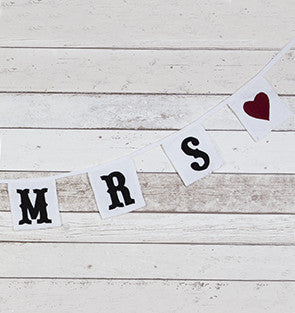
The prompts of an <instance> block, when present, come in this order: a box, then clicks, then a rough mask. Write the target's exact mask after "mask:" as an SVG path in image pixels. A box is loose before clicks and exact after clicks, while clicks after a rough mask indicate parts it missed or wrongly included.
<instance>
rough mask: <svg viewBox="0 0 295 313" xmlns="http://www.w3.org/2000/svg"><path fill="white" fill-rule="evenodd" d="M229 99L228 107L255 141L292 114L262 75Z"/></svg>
mask: <svg viewBox="0 0 295 313" xmlns="http://www.w3.org/2000/svg"><path fill="white" fill-rule="evenodd" d="M229 101H230V102H229V103H228V105H229V107H230V108H231V109H232V111H233V112H234V113H235V115H236V116H237V117H238V119H239V120H240V122H241V123H242V124H243V125H244V127H245V128H246V129H247V131H248V132H249V134H250V135H251V137H252V138H253V139H254V140H255V141H258V140H260V139H262V138H263V137H265V136H266V135H267V134H268V133H269V132H270V131H271V130H272V129H274V128H275V127H277V126H279V125H280V124H282V123H283V122H284V121H286V120H287V119H288V118H290V116H291V115H292V112H291V110H290V109H289V108H288V107H287V105H286V104H284V103H283V102H282V100H281V99H280V97H279V96H278V95H277V93H276V92H275V91H274V90H273V88H272V86H271V85H270V84H269V83H268V82H267V80H266V79H265V78H263V77H261V78H257V79H254V80H252V81H250V82H249V83H248V84H246V85H245V86H243V87H242V88H241V89H240V90H238V91H237V92H236V93H235V94H234V95H233V96H232V98H231V99H230V100H229Z"/></svg>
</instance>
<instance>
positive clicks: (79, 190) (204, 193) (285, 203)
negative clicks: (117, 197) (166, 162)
mask: <svg viewBox="0 0 295 313" xmlns="http://www.w3.org/2000/svg"><path fill="white" fill-rule="evenodd" d="M54 174H56V173H51V172H41V173H40V172H1V173H0V177H1V179H17V178H28V177H46V176H51V175H54ZM139 181H140V184H141V188H142V192H143V195H144V198H145V201H146V203H147V206H146V207H144V208H141V209H139V210H137V212H166V213H170V212H175V213H177V212H179V213H181V212H195V213H197V212H199V213H201V212H212V213H214V212H216V213H217V212H220V213H291V214H293V213H295V212H294V206H295V194H294V185H295V175H253V174H251V175H247V174H239V175H236V174H212V175H209V176H207V177H205V178H203V179H202V180H199V181H197V182H195V183H194V184H192V185H191V186H189V187H185V186H184V185H183V183H182V181H181V180H180V178H179V176H178V175H177V174H173V173H170V174H165V173H163V174H157V173H152V174H149V173H139ZM57 192H58V200H59V209H60V211H61V212H69V211H70V212H73V211H76V212H94V211H95V212H97V209H96V204H95V199H94V196H93V193H92V191H91V187H90V184H89V180H88V177H87V175H77V176H73V177H68V178H63V179H58V180H57ZM0 211H10V205H9V199H8V191H7V185H6V184H2V185H0Z"/></svg>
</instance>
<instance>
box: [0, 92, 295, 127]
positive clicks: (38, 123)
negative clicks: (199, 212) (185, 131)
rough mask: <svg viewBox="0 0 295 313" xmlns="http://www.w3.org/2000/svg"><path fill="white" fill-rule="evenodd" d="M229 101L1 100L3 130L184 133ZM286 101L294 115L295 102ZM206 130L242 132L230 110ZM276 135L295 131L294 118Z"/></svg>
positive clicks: (125, 98)
mask: <svg viewBox="0 0 295 313" xmlns="http://www.w3.org/2000/svg"><path fill="white" fill-rule="evenodd" d="M225 98H226V96H213V95H207V96H205V95H204V96H202V95H128V94H125V95H105V94H101V95H99V94H91V95H90V94H30V93H29V94H26V93H20V94H18V93H16V94H15V93H7V94H6V93H4V94H0V103H1V106H0V127H13V128H23V127H26V128H82V129H83V128H90V129H99V128H103V129H109V128H113V129H114V128H116V129H124V128H125V129H126V128H127V129H180V128H182V127H184V126H186V125H188V124H189V123H191V122H193V121H195V120H197V119H198V118H199V117H200V116H201V115H203V114H204V113H206V112H207V111H208V110H209V109H210V108H212V107H213V106H215V105H217V104H218V103H219V102H221V101H222V100H223V99H225ZM281 98H282V100H283V101H284V102H285V103H286V104H287V105H288V106H289V107H290V108H291V109H292V110H293V112H295V97H286V96H282V97H281ZM11 112H13V114H11ZM8 116H9V118H7V117H8ZM204 126H205V127H206V128H207V129H215V130H216V129H232V130H236V129H243V127H242V125H241V124H240V122H239V121H238V120H237V118H236V117H235V116H234V115H233V114H232V112H231V111H230V109H229V108H228V107H224V108H223V109H222V110H221V111H219V112H218V113H216V114H213V115H212V116H211V117H210V118H209V119H208V120H206V121H205V123H204ZM276 129H277V130H295V120H294V118H292V119H290V120H289V121H287V122H286V123H284V124H283V125H280V126H279V127H277V128H276Z"/></svg>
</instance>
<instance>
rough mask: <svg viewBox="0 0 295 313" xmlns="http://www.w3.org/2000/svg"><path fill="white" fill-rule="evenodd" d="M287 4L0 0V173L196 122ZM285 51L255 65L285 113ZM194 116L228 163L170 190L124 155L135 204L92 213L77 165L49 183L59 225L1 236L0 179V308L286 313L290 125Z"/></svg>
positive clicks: (289, 30)
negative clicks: (138, 193)
mask: <svg viewBox="0 0 295 313" xmlns="http://www.w3.org/2000/svg"><path fill="white" fill-rule="evenodd" d="M294 16H295V3H294V0H282V1H270V0H262V1H256V0H236V1H230V0H223V1H222V0H212V1H206V0H205V1H196V0H184V1H178V0H174V1H167V0H166V1H161V0H151V1H143V0H134V1H133V0H112V1H107V0H99V1H98V0H85V1H69V0H50V1H49V0H2V1H1V10H0V136H1V137H2V155H1V160H0V168H1V178H19V177H38V176H48V175H54V174H56V173H60V172H63V171H69V170H74V169H81V168H85V167H89V166H92V165H96V164H100V163H102V162H107V161H110V160H112V159H115V158H117V157H120V156H123V155H126V154H128V153H130V152H132V151H134V150H136V149H138V148H140V147H142V146H144V145H146V144H149V143H152V142H154V141H156V140H157V139H159V138H162V137H164V136H166V135H167V134H169V133H171V132H172V131H174V130H177V129H179V128H181V127H183V126H185V125H186V124H188V123H190V122H192V121H194V120H195V119H197V118H198V117H199V116H200V115H202V114H203V113H205V112H206V111H207V110H208V109H210V108H211V107H213V106H214V105H216V104H217V103H218V102H219V101H221V100H222V99H224V98H225V97H226V96H228V95H229V94H231V93H233V92H234V91H235V90H236V89H237V88H239V87H240V86H241V85H243V84H244V83H245V82H246V81H247V80H249V79H250V78H252V76H253V75H255V74H256V73H257V72H258V71H259V70H260V69H261V68H262V67H263V66H264V65H265V64H266V63H267V62H268V61H269V60H270V59H271V58H272V57H273V56H274V55H275V54H276V53H277V52H278V50H279V49H281V48H282V47H283V46H284V45H285V44H286V43H287V42H288V41H289V40H290V39H291V38H292V37H294V35H295V19H294ZM294 56H295V50H294V49H293V50H291V51H290V52H289V53H288V54H287V55H286V56H285V57H284V58H283V59H282V60H281V62H279V63H278V64H277V65H276V66H275V67H274V68H273V69H272V70H271V71H270V72H269V73H268V74H267V75H266V77H267V79H269V81H270V82H271V83H272V84H273V86H274V88H275V89H276V91H277V92H278V93H279V94H280V96H281V97H282V99H283V100H284V101H285V102H286V103H287V104H288V105H289V106H290V108H292V109H293V111H295V75H294V73H295V58H294ZM204 126H205V127H206V129H207V130H208V131H209V133H210V135H211V136H212V137H213V139H214V140H215V141H216V143H217V144H218V146H219V148H220V151H221V153H222V157H223V159H224V160H225V162H226V164H225V166H224V167H222V168H221V169H220V170H219V171H218V173H215V174H213V175H211V176H209V177H207V178H205V179H203V180H201V181H199V182H197V183H195V184H193V185H192V186H190V187H189V188H184V186H183V185H182V183H181V181H180V179H179V177H178V176H177V175H176V173H175V172H174V170H173V168H172V166H171V165H170V164H169V162H168V160H167V158H166V157H165V155H164V154H163V153H162V151H161V150H160V149H155V150H154V151H152V152H149V153H146V154H145V155H142V156H141V157H137V158H136V160H135V161H136V165H137V169H138V172H139V179H140V182H141V186H142V189H143V193H144V196H145V198H146V201H147V207H145V208H143V209H141V210H138V211H136V212H133V213H130V214H128V215H124V216H120V217H116V218H113V219H109V220H104V221H102V220H101V219H100V216H99V214H98V212H97V207H96V204H95V201H94V197H93V195H92V191H91V189H90V186H89V182H88V179H87V176H86V175H80V176H76V177H73V178H66V179H60V180H58V181H57V187H58V197H59V202H60V210H61V215H62V221H63V227H62V228H59V229H52V230H45V231H44V230H40V231H32V232H31V231H23V232H14V231H13V229H12V220H11V216H10V212H9V204H8V195H7V186H6V185H4V184H3V185H1V186H0V187H1V189H0V210H1V212H0V247H1V250H0V251H1V252H0V311H1V312H5V313H10V312H17V313H18V312H33V313H35V312H36V313H37V312H38V313H45V312H46V313H49V312H57V313H68V312H78V313H80V312H81V313H82V312H83V313H84V312H87V313H97V312H107V313H109V312H110V313H112V312H115V313H125V312H128V313H138V312H144V313H145V312H148V313H152V312H153V313H159V312H164V313H172V312H182V313H192V312H199V313H217V312H218V313H219V312H227V313H236V312H239V313H250V312H251V313H258V312H259V313H260V312H267V313H278V312H283V313H294V312H295V298H294V294H295V246H294V245H295V227H294V226H295V191H294V187H295V175H294V174H295V163H294V153H295V146H294V140H295V123H294V119H292V120H291V121H289V122H288V123H285V124H284V125H282V126H281V127H280V128H278V129H276V130H274V131H273V132H272V133H271V134H270V135H269V136H268V137H267V138H266V139H265V140H262V141H261V142H259V143H254V142H253V141H252V140H251V138H250V137H249V135H248V134H247V133H246V132H245V131H244V130H243V128H242V127H241V125H240V124H239V122H238V121H237V120H236V119H235V117H234V116H233V115H232V114H231V113H230V111H229V110H228V109H226V108H225V109H224V110H222V111H220V112H219V113H218V114H215V115H214V116H212V118H210V119H208V120H207V121H206V122H205V123H204Z"/></svg>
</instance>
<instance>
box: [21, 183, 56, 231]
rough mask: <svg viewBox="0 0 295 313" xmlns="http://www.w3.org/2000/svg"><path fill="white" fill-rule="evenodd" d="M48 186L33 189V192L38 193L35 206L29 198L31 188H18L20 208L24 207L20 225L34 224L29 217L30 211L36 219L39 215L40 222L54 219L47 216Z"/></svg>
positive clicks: (49, 221) (32, 217)
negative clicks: (46, 193)
mask: <svg viewBox="0 0 295 313" xmlns="http://www.w3.org/2000/svg"><path fill="white" fill-rule="evenodd" d="M47 191H48V189H47V188H43V189H33V192H34V193H35V194H36V200H35V206H33V205H32V203H31V200H30V198H29V189H24V190H22V189H17V190H16V192H17V193H19V194H20V198H21V204H20V208H21V209H22V214H23V218H22V219H21V220H20V221H19V225H23V224H32V221H31V220H29V218H28V211H29V213H30V216H31V219H33V220H35V219H36V218H37V216H38V214H40V215H39V219H38V220H37V223H38V224H42V223H51V222H52V221H51V220H50V219H48V217H47V211H46V207H47V203H46V201H45V192H47Z"/></svg>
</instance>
